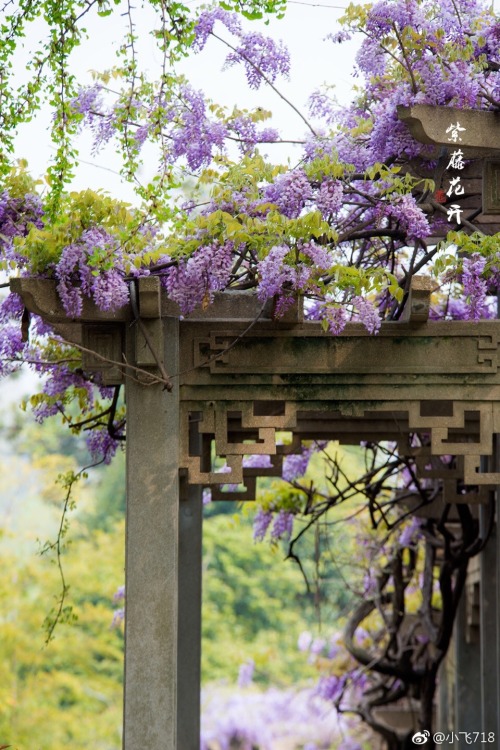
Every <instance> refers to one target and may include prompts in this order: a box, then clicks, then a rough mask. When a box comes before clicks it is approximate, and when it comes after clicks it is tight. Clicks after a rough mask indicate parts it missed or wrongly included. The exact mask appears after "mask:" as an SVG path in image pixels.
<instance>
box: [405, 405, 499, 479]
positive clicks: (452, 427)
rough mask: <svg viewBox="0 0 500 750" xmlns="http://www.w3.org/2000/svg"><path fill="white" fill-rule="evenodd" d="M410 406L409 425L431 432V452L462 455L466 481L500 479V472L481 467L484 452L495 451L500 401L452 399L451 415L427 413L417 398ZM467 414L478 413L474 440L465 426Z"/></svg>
mask: <svg viewBox="0 0 500 750" xmlns="http://www.w3.org/2000/svg"><path fill="white" fill-rule="evenodd" d="M408 406H409V409H408V423H409V427H410V428H411V429H415V431H424V430H428V431H429V433H430V436H431V446H430V448H431V455H433V456H446V455H454V456H463V474H462V479H463V481H464V484H466V485H489V486H493V485H496V484H499V483H500V473H499V472H486V473H485V472H481V471H480V463H481V456H491V455H492V453H493V435H494V434H498V433H500V404H497V403H491V402H490V403H488V402H486V403H481V402H479V403H474V404H471V403H470V402H466V401H462V402H457V401H453V402H451V404H450V406H451V409H450V414H448V415H436V414H426V413H425V409H422V404H420V403H418V402H413V403H410V404H409V405H408ZM422 412H424V413H422ZM467 415H471V416H473V415H477V419H478V430H479V431H478V434H477V438H478V439H477V440H474V441H472V440H471V434H470V432H468V431H467V429H466V421H467ZM460 431H462V433H461V434H460ZM453 435H454V436H453Z"/></svg>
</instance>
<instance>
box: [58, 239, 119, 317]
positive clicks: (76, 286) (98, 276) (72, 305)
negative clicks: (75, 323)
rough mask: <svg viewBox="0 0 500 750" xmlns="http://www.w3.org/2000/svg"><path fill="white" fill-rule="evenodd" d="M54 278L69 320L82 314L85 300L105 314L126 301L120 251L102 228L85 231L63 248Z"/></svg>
mask: <svg viewBox="0 0 500 750" xmlns="http://www.w3.org/2000/svg"><path fill="white" fill-rule="evenodd" d="M55 276H56V279H57V280H58V284H57V291H58V294H59V296H60V298H61V302H62V303H63V306H64V309H65V311H66V313H67V314H68V316H69V317H79V316H80V315H81V314H82V309H83V298H84V297H88V298H90V299H93V300H94V302H95V303H96V305H97V306H98V307H99V308H100V309H101V310H104V311H108V310H118V309H119V308H120V307H123V306H124V305H126V304H127V302H128V299H129V290H128V286H127V283H126V281H125V279H124V266H123V256H122V251H121V249H120V247H119V245H118V241H117V240H116V238H115V237H113V236H112V235H110V234H109V233H108V232H106V231H105V230H104V229H102V228H101V227H92V228H91V229H87V230H85V231H84V232H83V233H82V235H81V237H80V239H79V240H78V241H77V242H74V243H72V244H70V245H67V246H66V247H65V248H64V249H63V251H62V253H61V257H60V259H59V261H58V263H57V265H56V267H55Z"/></svg>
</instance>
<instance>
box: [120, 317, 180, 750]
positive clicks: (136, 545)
mask: <svg viewBox="0 0 500 750" xmlns="http://www.w3.org/2000/svg"><path fill="white" fill-rule="evenodd" d="M163 326H164V334H165V339H164V340H165V367H166V368H167V370H168V372H170V373H175V372H178V371H179V362H178V358H179V322H178V320H176V319H174V318H166V319H164V321H163ZM131 334H133V331H131ZM130 339H132V335H131V336H130ZM132 357H133V344H132V343H131V341H130V342H129V343H128V346H127V358H128V361H129V362H134V361H135V360H134V359H133V358H132ZM173 382H174V387H173V390H172V391H171V392H168V391H167V390H164V389H163V387H162V386H161V385H142V384H141V383H139V382H137V380H136V379H135V378H134V374H133V372H132V373H131V374H130V372H129V373H128V377H127V391H126V397H127V532H126V596H127V603H126V618H125V699H124V700H125V704H124V738H123V748H124V750H138V748H144V749H145V750H146V749H147V750H177V690H176V688H177V649H178V644H177V630H178V628H177V626H178V593H179V592H178V589H179V586H178V578H179V572H178V533H179V532H178V529H179V523H178V521H179V470H178V466H179V439H178V435H179V392H178V384H177V380H176V379H174V381H173Z"/></svg>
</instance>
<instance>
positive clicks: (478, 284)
mask: <svg viewBox="0 0 500 750" xmlns="http://www.w3.org/2000/svg"><path fill="white" fill-rule="evenodd" d="M485 266H486V259H485V258H483V257H482V256H481V255H479V254H478V253H474V254H473V255H471V257H470V258H464V260H463V270H462V284H463V287H464V295H465V297H466V302H467V313H466V315H467V319H468V320H479V318H480V317H481V311H482V310H483V308H484V307H485V304H486V295H487V292H488V285H487V282H486V279H485V278H484V276H483V272H484V269H485Z"/></svg>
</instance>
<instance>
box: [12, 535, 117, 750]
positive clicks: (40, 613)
mask: <svg viewBox="0 0 500 750" xmlns="http://www.w3.org/2000/svg"><path fill="white" fill-rule="evenodd" d="M81 534H82V535H81V537H80V538H78V539H77V540H75V542H74V544H73V545H72V547H71V549H70V550H68V553H67V559H66V565H67V571H68V577H69V578H70V579H71V595H72V600H73V602H74V605H75V609H76V610H77V611H78V615H79V617H78V626H77V627H69V628H68V627H66V626H64V627H59V628H58V630H57V633H56V638H55V639H54V640H53V641H52V643H51V644H50V645H49V646H48V647H47V648H42V646H43V634H42V629H41V628H42V622H43V619H44V611H45V608H46V606H47V603H48V601H49V600H50V596H51V591H52V590H54V588H55V587H57V571H56V569H55V567H54V566H52V565H51V564H50V563H49V562H48V561H47V562H46V563H45V564H44V563H43V561H42V562H40V558H35V557H31V558H30V557H28V558H27V559H26V558H24V559H23V560H22V559H20V558H19V557H18V556H17V555H16V554H15V552H14V551H12V550H9V548H8V547H7V546H6V544H5V543H4V544H2V558H3V560H4V564H5V566H6V568H5V569H6V570H8V571H10V572H9V574H8V575H4V576H2V577H1V579H0V659H1V663H2V681H1V684H0V739H1V740H3V741H5V742H10V743H11V744H12V746H13V748H16V749H18V750H24V749H25V748H31V747H36V748H37V750H38V749H39V750H63V749H65V748H67V747H71V748H72V750H79V749H81V750H83V748H87V747H88V746H89V744H90V745H91V746H92V747H95V748H102V750H104V749H105V748H106V749H109V750H110V749H111V748H113V749H117V748H118V747H119V745H120V731H121V711H122V709H121V703H122V698H121V679H122V666H123V664H122V662H123V653H122V649H123V639H122V635H121V633H120V632H117V631H116V630H112V629H111V628H110V623H111V618H112V610H113V603H112V596H113V582H114V581H116V580H121V576H122V570H123V524H122V525H121V526H116V527H115V528H114V530H113V533H112V534H104V533H101V532H98V533H94V534H93V535H92V537H90V536H89V535H88V534H86V533H85V531H84V529H81ZM6 541H7V540H6ZM90 561H92V562H91V564H89V562H90Z"/></svg>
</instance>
